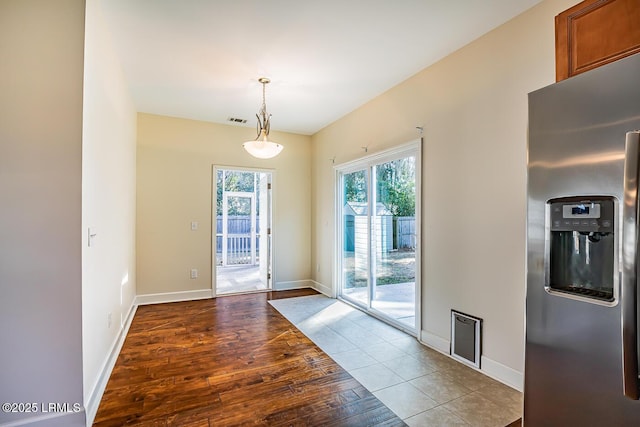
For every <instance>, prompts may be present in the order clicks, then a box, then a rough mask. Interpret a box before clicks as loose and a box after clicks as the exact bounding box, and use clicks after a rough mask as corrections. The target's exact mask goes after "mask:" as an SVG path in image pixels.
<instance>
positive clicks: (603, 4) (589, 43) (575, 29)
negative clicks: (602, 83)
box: [556, 0, 640, 81]
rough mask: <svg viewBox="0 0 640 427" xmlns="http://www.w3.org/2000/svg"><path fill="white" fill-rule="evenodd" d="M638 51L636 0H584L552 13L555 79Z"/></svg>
mask: <svg viewBox="0 0 640 427" xmlns="http://www.w3.org/2000/svg"><path fill="white" fill-rule="evenodd" d="M638 52H640V0H586V1H583V2H581V3H579V4H577V5H575V6H574V7H572V8H570V9H567V10H565V11H564V12H562V13H560V14H559V15H558V16H556V81H560V80H564V79H566V78H569V77H571V76H574V75H576V74H580V73H583V72H585V71H588V70H591V69H593V68H597V67H599V66H601V65H604V64H607V63H609V62H613V61H615V60H618V59H620V58H624V57H625V56H629V55H632V54H634V53H638Z"/></svg>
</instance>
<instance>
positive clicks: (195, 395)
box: [94, 291, 405, 427]
mask: <svg viewBox="0 0 640 427" xmlns="http://www.w3.org/2000/svg"><path fill="white" fill-rule="evenodd" d="M312 292H315V291H312ZM305 294H308V291H282V292H269V293H256V294H249V295H239V296H227V297H220V298H217V299H211V300H200V301H189V302H180V303H170V304H158V305H148V306H140V307H139V308H138V310H137V312H136V315H135V317H134V319H133V322H132V324H131V328H130V329H129V333H128V336H127V338H126V341H125V343H124V346H123V348H122V351H121V352H120V355H119V357H118V360H117V362H116V365H115V367H114V369H113V372H112V374H111V378H110V379H109V383H108V384H107V387H106V390H105V393H104V396H103V398H102V401H101V404H100V407H99V409H98V413H97V415H96V418H95V422H94V426H99V427H102V426H126V425H135V426H183V427H204V426H235V425H238V426H239V425H242V426H246V425H269V426H321V425H331V426H402V425H405V424H404V423H403V422H402V420H400V419H399V418H398V417H396V416H395V414H394V413H393V412H391V411H390V410H389V409H388V408H387V407H386V406H384V405H383V404H382V403H381V402H380V401H379V400H378V399H377V398H376V397H375V396H373V395H372V394H371V393H370V392H369V391H367V390H366V389H365V388H364V387H363V386H361V385H360V384H359V383H358V382H357V381H356V380H355V379H353V377H351V376H350V375H349V374H348V373H347V372H346V371H344V370H343V369H342V368H341V367H340V366H339V365H337V364H336V363H335V362H334V361H333V360H332V359H331V358H330V357H329V356H327V355H326V354H325V353H323V352H322V351H321V350H320V349H319V348H318V347H317V346H316V345H315V344H313V343H312V342H311V341H310V340H309V339H308V338H307V337H306V336H304V335H303V334H302V333H301V332H300V331H299V330H298V329H296V328H295V327H294V326H293V325H292V324H291V323H289V322H288V321H287V320H286V319H285V318H284V317H282V316H281V315H280V314H279V313H278V312H277V311H276V310H275V309H273V308H272V307H271V306H270V305H269V304H268V302H267V301H268V299H270V298H282V297H289V296H299V295H305Z"/></svg>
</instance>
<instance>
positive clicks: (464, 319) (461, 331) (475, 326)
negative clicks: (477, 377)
mask: <svg viewBox="0 0 640 427" xmlns="http://www.w3.org/2000/svg"><path fill="white" fill-rule="evenodd" d="M481 334H482V319H480V318H478V317H474V316H470V315H468V314H464V313H461V312H459V311H455V310H451V356H452V357H453V358H455V359H457V360H459V361H461V362H463V363H466V364H467V365H470V366H473V367H475V368H478V369H480V354H481V350H482V345H481V343H482V336H481Z"/></svg>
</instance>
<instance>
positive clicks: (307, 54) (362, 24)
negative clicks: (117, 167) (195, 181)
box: [102, 0, 540, 135]
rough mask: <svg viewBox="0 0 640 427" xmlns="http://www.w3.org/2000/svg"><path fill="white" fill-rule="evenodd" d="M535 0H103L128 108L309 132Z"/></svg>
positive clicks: (492, 26) (527, 6)
mask: <svg viewBox="0 0 640 427" xmlns="http://www.w3.org/2000/svg"><path fill="white" fill-rule="evenodd" d="M539 2H540V0H316V1H308V0H261V1H259V0H103V2H102V5H103V9H104V12H105V16H106V18H107V23H108V26H109V27H110V29H111V33H112V37H113V41H114V44H115V48H116V52H117V55H118V56H119V58H120V60H121V62H122V65H123V69H124V74H125V78H126V80H127V83H128V85H129V87H130V90H131V94H132V96H133V99H134V102H135V105H136V108H137V110H138V111H141V112H147V113H154V114H161V115H167V116H175V117H183V118H190V119H196V120H205V121H210V122H215V123H229V122H228V121H227V119H228V118H229V117H237V118H243V119H247V120H248V121H247V124H246V125H244V126H247V127H255V125H256V119H255V114H256V113H257V111H258V109H259V107H260V104H261V102H262V87H261V85H260V83H258V81H257V80H258V78H259V77H262V76H265V77H269V78H270V79H271V84H269V85H267V88H266V101H267V102H266V104H267V109H268V110H269V112H270V113H271V114H272V115H273V119H272V129H273V130H280V131H287V132H294V133H300V134H305V135H310V134H313V133H315V132H317V131H318V130H320V129H322V128H323V127H325V126H327V125H328V124H330V123H331V122H333V121H335V120H337V119H339V118H340V117H342V116H344V115H345V114H347V113H349V112H351V111H353V110H354V109H356V108H358V107H359V106H361V105H362V104H364V103H366V102H367V101H369V100H371V99H373V98H375V97H376V96H377V95H379V94H381V93H383V92H384V91H386V90H388V89H390V88H391V87H393V86H395V85H396V84H398V83H400V82H402V81H403V80H405V79H407V78H408V77H410V76H412V75H414V74H416V73H417V72H418V71H420V70H422V69H423V68H426V67H427V66H429V65H431V64H433V63H434V62H436V61H438V60H439V59H441V58H443V57H445V56H447V55H448V54H450V53H451V52H453V51H455V50H457V49H459V48H460V47H462V46H464V45H465V44H467V43H469V42H470V41H472V40H474V39H476V38H478V37H479V36H481V35H482V34H485V33H486V32H488V31H490V30H491V29H493V28H495V27H497V26H499V25H500V24H502V23H504V22H506V21H508V20H509V19H511V18H512V17H514V16H516V15H518V14H520V13H521V12H523V11H525V10H526V9H528V8H530V7H532V6H534V5H535V4H537V3H539Z"/></svg>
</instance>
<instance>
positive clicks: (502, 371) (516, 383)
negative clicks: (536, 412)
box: [481, 356, 524, 391]
mask: <svg viewBox="0 0 640 427" xmlns="http://www.w3.org/2000/svg"><path fill="white" fill-rule="evenodd" d="M481 371H482V372H483V373H484V374H486V375H487V376H489V377H491V378H493V379H495V380H498V381H500V382H501V383H503V384H506V385H508V386H509V387H511V388H514V389H516V390H518V391H524V374H523V373H522V372H520V371H516V370H515V369H513V368H510V367H508V366H506V365H503V364H502V363H499V362H496V361H495V360H492V359H489V358H488V357H486V356H482V370H481Z"/></svg>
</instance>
